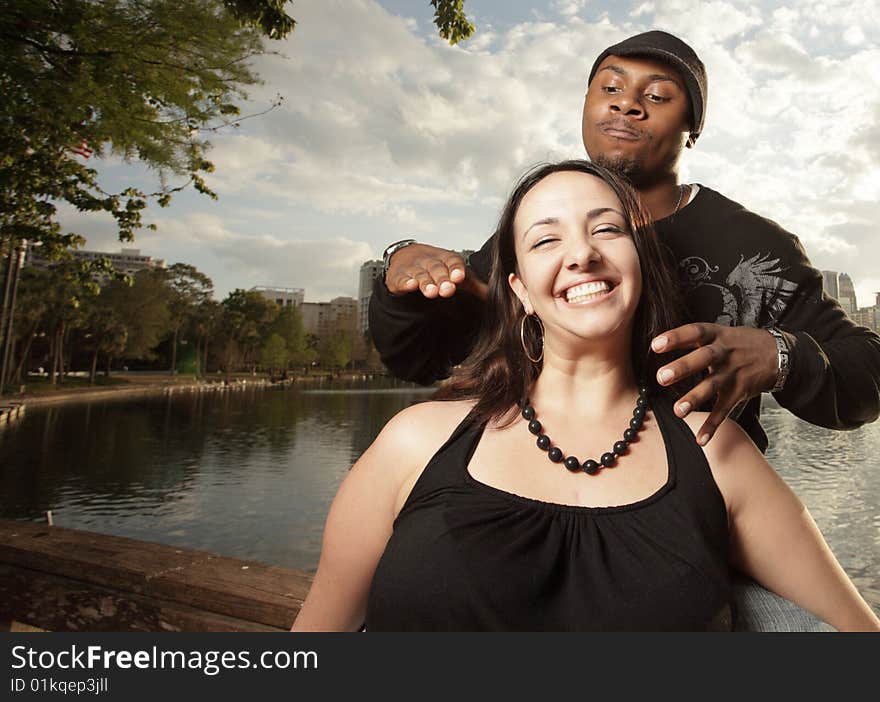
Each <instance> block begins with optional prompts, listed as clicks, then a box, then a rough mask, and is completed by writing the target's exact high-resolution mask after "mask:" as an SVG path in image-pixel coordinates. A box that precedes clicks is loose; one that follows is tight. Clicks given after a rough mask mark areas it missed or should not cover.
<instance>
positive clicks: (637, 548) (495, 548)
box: [366, 397, 730, 631]
mask: <svg viewBox="0 0 880 702" xmlns="http://www.w3.org/2000/svg"><path fill="white" fill-rule="evenodd" d="M652 409H653V412H654V416H655V417H656V418H657V423H658V425H659V427H660V431H661V434H662V436H663V439H664V442H665V445H666V454H667V462H668V467H669V472H668V478H667V481H666V483H665V484H664V485H663V487H661V488H660V489H659V490H658V491H657V492H655V493H654V494H653V495H651V496H650V497H647V498H645V499H643V500H639V501H638V502H634V503H631V504H627V505H620V506H613V507H578V506H572V505H562V504H555V503H549V502H542V501H539V500H535V499H531V498H527V497H521V496H518V495H514V494H512V493H509V492H505V491H503V490H500V489H497V488H494V487H491V486H489V485H486V484H484V483H481V482H479V481H478V480H476V479H475V478H474V477H473V476H472V475H471V474H470V473H469V472H468V470H467V467H468V463H469V462H470V460H471V457H472V456H473V454H474V451H475V450H476V447H477V444H478V443H479V441H480V437H481V436H482V434H483V430H484V429H485V425H476V424H474V423H472V422H470V421H468V419H465V420H464V421H463V422H462V423H461V424H459V426H458V427H457V428H456V429H455V431H454V432H453V434H452V436H450V437H449V439H448V440H447V441H446V443H445V444H444V445H443V446H442V447H441V448H440V449H439V450H438V451H437V453H436V454H435V455H434V456H433V458H432V459H431V460H430V462H429V463H428V465H427V466H426V467H425V469H424V471H423V472H422V474H421V476H420V477H419V479H418V480H417V481H416V484H415V485H414V487H413V489H412V492H411V493H410V495H409V497H408V499H407V500H406V503H405V504H404V506H403V508H402V509H401V511H400V514H399V515H398V516H397V519H396V520H395V522H394V531H393V533H392V535H391V538H390V539H389V541H388V544H387V546H386V548H385V552H384V553H383V555H382V558H381V559H380V561H379V564H378V566H377V569H376V572H375V575H374V577H373V582H372V586H371V589H370V594H369V599H368V603H367V616H366V629H367V631H621V630H629V631H632V630H637V631H660V630H678V631H681V630H706V629H718V628H722V629H723V628H726V627H727V626H728V625H729V607H728V602H729V600H730V585H729V572H728V565H727V548H728V526H727V510H726V508H725V504H724V499H723V498H722V496H721V493H720V492H719V490H718V487H717V486H716V484H715V481H714V479H713V477H712V473H711V470H710V468H709V465H708V463H707V461H706V458H705V456H704V454H703V451H702V449H701V448H700V447H699V446H698V445H697V444H696V442H695V441H694V436H693V434H692V433H691V431H690V429H689V428H688V426H687V425H686V424H685V423H684V421H682V420H681V419H679V418H678V417H676V416H675V415H674V414H673V412H672V407H671V404H670V403H669V401H668V400H666V399H665V398H662V397H661V398H656V397H655V398H652ZM560 469H562V468H561V466H560ZM623 469H625V468H623V467H622V468H621V470H623ZM584 479H585V480H589V479H590V478H589V476H586V475H585V476H584Z"/></svg>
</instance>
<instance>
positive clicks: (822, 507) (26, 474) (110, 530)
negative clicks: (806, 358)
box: [0, 379, 880, 611]
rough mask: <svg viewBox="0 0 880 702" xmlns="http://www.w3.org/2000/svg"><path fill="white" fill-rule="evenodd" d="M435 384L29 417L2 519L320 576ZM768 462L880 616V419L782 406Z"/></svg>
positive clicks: (190, 400) (774, 414)
mask: <svg viewBox="0 0 880 702" xmlns="http://www.w3.org/2000/svg"><path fill="white" fill-rule="evenodd" d="M426 397H427V392H426V391H425V389H423V388H416V387H412V386H409V385H406V384H403V383H399V382H397V381H393V380H390V379H388V380H385V381H383V382H381V383H372V384H370V385H368V384H365V383H353V382H351V381H340V380H336V381H324V382H315V383H314V384H311V385H308V386H302V387H299V388H294V389H287V390H280V389H268V390H259V389H252V390H239V391H234V392H225V393H178V394H174V395H170V396H156V397H154V398H150V399H138V400H125V399H121V398H120V399H111V400H105V401H100V402H89V403H67V404H63V405H57V406H47V407H42V408H41V407H32V408H30V409H28V411H27V413H26V414H25V415H24V416H23V417H22V418H21V419H19V420H17V421H15V422H13V423H11V424H10V425H8V426H3V427H0V467H2V468H0V488H2V489H0V517H3V518H7V519H24V520H44V519H45V514H46V511H47V510H52V512H53V517H54V522H55V524H56V525H58V526H66V527H73V528H77V529H88V530H91V531H96V532H103V533H107V534H115V535H119V536H129V537H133V538H138V539H144V540H149V541H158V542H162V543H167V544H172V545H178V546H185V547H190V548H197V549H203V550H208V551H214V552H217V553H220V554H223V555H226V556H234V557H238V558H246V559H254V560H258V561H263V562H265V563H270V564H273V565H280V566H286V567H290V568H297V569H301V570H312V571H313V570H314V569H315V567H316V566H317V562H318V556H319V554H320V548H321V533H322V530H323V524H324V518H325V516H326V514H327V509H328V508H329V505H330V502H331V500H332V499H333V496H334V494H335V493H336V489H337V487H338V486H339V483H340V482H341V481H342V479H343V478H344V476H345V474H346V473H347V471H348V470H349V468H350V467H351V465H352V463H354V462H355V460H357V458H358V456H359V455H360V454H361V453H362V452H363V451H364V450H365V449H366V448H367V446H369V444H370V443H371V442H372V440H373V439H374V438H375V436H376V434H378V432H379V430H380V429H381V427H382V426H383V425H384V423H385V422H386V421H387V420H388V419H389V418H390V417H391V416H392V415H393V414H395V413H396V412H397V411H399V410H400V409H402V408H404V407H406V406H407V405H409V404H411V403H412V402H416V401H419V400H423V399H425V398H426ZM762 416H763V418H764V426H765V429H766V430H767V433H768V435H769V437H770V446H771V447H770V450H769V451H768V452H767V456H768V458H769V460H770V461H771V462H772V463H773V464H774V465H775V466H777V468H778V469H779V471H780V473H781V474H782V475H783V477H784V478H785V479H786V480H787V481H788V483H789V484H790V485H791V486H792V487H793V488H794V489H795V491H796V492H797V493H798V495H799V496H800V497H801V499H802V500H803V501H804V502H805V503H806V505H807V506H808V507H809V509H810V511H811V512H812V514H813V517H814V518H815V520H816V522H817V523H818V525H819V527H820V528H821V529H822V532H823V533H824V534H825V537H826V539H827V540H828V542H829V544H830V545H831V548H832V549H833V550H834V553H835V554H836V556H837V558H838V560H840V562H841V564H842V565H843V567H844V568H845V569H846V571H847V572H848V573H849V575H850V577H851V578H853V580H854V581H855V582H856V585H857V586H858V587H859V589H860V590H861V592H862V594H863V595H864V596H865V598H866V599H867V600H868V601H869V602H870V603H871V604H872V605H873V606H874V608H875V610H878V611H880V422H878V423H875V424H872V425H868V426H866V427H862V428H861V429H857V430H855V431H851V432H835V431H829V430H824V429H820V428H818V427H814V426H811V425H809V424H807V423H805V422H802V421H800V420H799V419H797V418H796V417H794V416H792V415H791V414H790V413H788V412H786V411H784V410H782V409H780V408H779V407H778V406H776V405H775V403H772V401H771V403H770V405H769V406H767V407H765V409H764V412H763V415H762Z"/></svg>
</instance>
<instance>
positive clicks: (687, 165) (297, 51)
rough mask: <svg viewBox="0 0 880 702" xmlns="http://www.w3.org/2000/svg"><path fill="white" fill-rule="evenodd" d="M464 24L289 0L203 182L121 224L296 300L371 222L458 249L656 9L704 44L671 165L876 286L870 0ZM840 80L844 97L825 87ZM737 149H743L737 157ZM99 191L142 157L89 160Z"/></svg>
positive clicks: (571, 141) (517, 13)
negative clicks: (866, 4)
mask: <svg viewBox="0 0 880 702" xmlns="http://www.w3.org/2000/svg"><path fill="white" fill-rule="evenodd" d="M467 9H468V14H469V16H470V17H471V18H472V19H473V21H474V22H475V24H476V26H477V32H476V34H475V35H474V37H473V38H472V39H471V40H469V41H467V42H464V43H463V44H462V45H460V46H457V47H449V46H448V45H446V44H445V43H444V42H443V41H442V40H440V39H439V38H438V37H437V36H436V31H435V28H434V26H433V24H432V22H431V12H430V7H429V5H428V3H425V5H424V7H423V6H422V5H421V4H418V3H404V2H401V1H398V0H383V1H382V2H372V1H371V0H364V2H359V3H355V4H352V3H347V2H341V0H328V1H326V2H320V3H319V2H315V1H314V0H303V1H302V2H300V3H297V20H298V22H299V24H298V26H297V29H296V31H295V32H294V33H293V34H292V35H291V37H290V38H289V39H288V40H286V41H284V42H281V44H280V45H278V46H277V47H273V48H278V49H279V51H280V53H281V54H283V55H284V56H278V55H273V56H266V57H263V58H261V59H260V60H259V61H258V63H257V65H256V68H257V70H258V72H259V73H260V74H261V76H262V77H263V79H264V84H263V85H262V86H259V87H256V88H254V89H253V90H252V91H251V98H252V99H251V101H250V102H249V103H247V104H245V105H244V106H243V112H244V113H245V114H251V113H256V112H260V111H262V110H263V109H264V108H265V107H266V106H267V105H268V104H270V103H271V101H272V99H273V97H274V96H275V95H276V94H278V93H281V94H284V95H285V97H286V100H285V102H284V104H283V106H282V107H280V108H278V109H276V110H274V111H272V112H270V113H269V114H267V115H264V116H262V117H259V118H256V119H251V120H246V121H244V122H242V123H241V127H240V128H239V129H237V130H228V131H227V132H220V133H218V134H217V135H216V136H215V137H214V138H213V139H212V141H213V142H214V149H213V150H212V151H211V152H210V153H209V157H210V158H211V159H212V160H213V161H214V163H215V165H216V167H217V169H216V172H215V173H214V174H211V175H209V176H208V184H209V185H210V187H212V188H213V189H214V190H216V191H217V192H218V194H219V196H220V199H219V200H218V201H217V202H214V201H211V200H209V199H208V198H205V197H202V196H199V195H197V194H196V193H194V192H191V191H188V192H185V193H181V194H180V195H179V196H176V197H175V199H174V200H173V201H172V205H171V207H170V208H168V209H160V208H156V207H151V208H150V209H149V210H148V211H147V213H146V219H147V221H148V222H153V223H155V224H156V225H157V227H158V231H157V232H155V233H154V232H149V231H144V232H142V233H140V234H139V235H138V237H137V239H136V241H135V242H134V243H133V245H134V246H137V247H139V248H141V249H142V250H144V251H145V252H148V253H152V254H155V255H158V252H161V255H162V256H163V257H164V258H166V259H168V260H187V261H191V262H193V263H194V264H195V265H197V266H198V267H199V268H200V270H203V271H204V272H205V273H206V274H207V275H209V276H210V277H211V278H212V279H213V280H214V281H215V284H216V286H217V290H218V294H219V295H220V296H221V297H222V296H223V295H224V294H225V293H226V292H228V291H229V290H231V289H232V288H233V287H236V286H238V287H244V288H249V287H252V286H254V285H289V284H291V281H296V283H295V284H297V285H300V286H303V287H305V288H306V289H308V290H310V291H313V292H314V295H315V298H316V299H332V298H333V297H335V296H338V295H347V296H352V297H354V296H356V294H357V284H358V283H357V280H358V278H357V272H358V269H359V266H360V264H361V263H362V262H363V261H365V260H371V259H377V258H379V256H380V255H381V251H382V249H384V247H385V246H386V245H387V244H388V243H389V242H391V241H395V240H398V239H401V238H406V237H412V238H416V239H419V240H421V241H426V242H430V243H434V244H437V245H441V246H446V247H448V248H451V249H461V248H477V247H479V246H480V245H481V244H482V242H483V241H484V240H485V239H486V237H487V236H488V235H489V234H490V233H491V231H492V230H493V227H494V224H495V220H496V218H497V216H498V210H499V208H500V205H501V202H502V200H503V198H504V197H505V196H506V194H507V192H508V190H509V188H510V187H511V185H512V183H513V182H514V180H515V178H516V177H517V176H518V175H519V174H520V173H521V172H522V171H523V170H525V169H526V168H527V167H528V166H529V165H531V164H533V163H535V162H538V161H542V160H547V159H557V158H565V157H578V156H583V147H582V145H581V143H580V134H579V128H580V125H579V121H580V120H579V117H578V116H579V113H580V103H581V100H582V96H583V92H584V87H585V86H584V80H585V74H586V72H587V71H588V69H589V64H590V62H591V59H592V57H593V56H595V55H596V54H597V53H598V52H599V51H600V50H601V49H602V48H604V47H605V46H607V45H608V44H611V43H613V42H614V41H616V40H618V39H620V38H622V37H624V36H627V35H630V34H633V33H635V32H638V31H642V30H645V29H649V28H652V27H662V28H664V29H668V30H670V31H672V32H674V33H678V34H680V35H681V36H682V37H684V38H685V39H686V40H688V41H689V42H690V43H691V44H693V46H694V47H695V48H696V50H697V51H698V52H699V53H700V55H701V56H702V58H703V59H704V61H705V62H706V65H707V68H708V72H709V83H710V88H709V95H710V97H709V103H708V114H707V122H706V128H705V130H704V132H703V135H702V136H701V137H700V140H699V142H698V144H697V146H696V148H694V149H689V150H686V154H685V156H684V160H683V162H682V180H684V181H686V182H696V183H701V184H704V185H707V186H709V187H712V188H714V189H717V190H720V191H722V192H724V193H725V194H726V195H728V196H730V197H731V198H733V199H735V200H737V201H739V202H742V203H743V204H744V205H745V206H746V207H748V208H749V209H752V210H753V211H756V212H758V213H760V214H763V215H765V216H767V217H770V218H771V219H774V220H776V221H778V222H779V223H780V224H781V225H782V226H783V227H785V228H786V229H788V230H789V231H791V232H793V233H794V234H796V235H797V236H798V237H799V238H800V239H801V241H802V242H803V244H804V246H805V248H806V250H807V252H808V254H809V256H810V258H811V260H812V262H813V264H814V265H815V266H816V267H817V268H819V269H824V270H845V271H849V272H850V275H852V276H853V279H854V280H855V281H856V291H857V293H858V297H859V298H860V299H863V300H869V299H871V297H872V294H873V292H874V291H875V290H878V289H880V273H878V271H877V270H876V265H872V264H871V263H870V261H872V260H874V261H877V260H880V240H878V239H877V238H876V237H874V236H873V229H874V222H875V221H876V220H877V217H878V215H880V205H878V201H880V172H878V170H880V165H878V164H880V159H878V158H877V156H878V155H880V154H878V152H877V148H878V144H880V138H878V130H880V126H878V121H877V119H876V115H877V114H880V98H878V97H877V96H878V95H880V90H878V88H880V76H878V74H877V72H876V71H874V70H872V68H873V66H874V65H875V63H876V58H875V54H876V50H877V37H878V36H880V31H876V30H877V28H878V25H877V20H876V19H874V18H873V16H872V15H871V13H865V12H864V11H862V10H861V9H860V5H859V4H858V3H857V2H853V1H849V0H840V1H839V2H836V3H835V4H834V6H833V10H828V9H827V8H826V7H825V6H824V5H821V4H819V3H812V2H804V3H798V4H797V7H790V6H788V5H786V4H784V3H764V4H761V5H760V6H753V5H751V4H745V3H741V2H734V1H732V0H731V1H727V2H724V1H721V0H720V1H719V2H716V3H712V4H711V9H709V7H708V6H706V4H705V3H699V2H694V1H691V0H676V1H675V2H672V1H669V2H654V3H644V2H635V1H634V2H629V3H620V4H612V3H609V2H599V3H584V2H572V1H568V2H549V1H548V2H544V3H524V2H511V3H505V4H499V3H489V2H488V1H487V0H469V1H468V4H467ZM853 86H858V88H857V89H858V91H859V93H860V94H863V95H864V96H865V98H864V99H860V100H850V99H847V100H841V96H843V95H850V94H851V93H852V91H853ZM743 156H745V158H743ZM90 163H91V164H97V166H98V167H99V170H100V177H101V182H102V185H104V187H105V188H106V189H108V190H112V189H114V187H116V186H123V185H127V184H135V185H141V186H143V187H144V189H146V190H150V189H152V186H153V185H154V183H155V177H154V175H153V174H151V173H148V172H146V171H144V170H143V169H141V168H139V167H137V166H126V165H125V164H122V163H121V162H119V161H117V160H114V159H105V160H98V159H96V158H95V157H93V158H92V160H91V162H90ZM61 221H62V224H63V225H64V226H65V227H67V228H70V229H73V230H75V231H80V232H82V233H83V234H85V235H86V237H87V239H88V244H87V248H92V249H94V248H99V249H101V248H103V249H106V248H109V247H113V246H118V245H119V244H118V242H116V241H115V236H114V233H113V226H112V222H110V221H108V220H107V219H106V218H101V217H100V216H98V215H94V214H83V213H73V212H71V211H70V210H69V209H65V210H63V211H62V213H61Z"/></svg>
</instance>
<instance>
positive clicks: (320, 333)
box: [299, 297, 358, 339]
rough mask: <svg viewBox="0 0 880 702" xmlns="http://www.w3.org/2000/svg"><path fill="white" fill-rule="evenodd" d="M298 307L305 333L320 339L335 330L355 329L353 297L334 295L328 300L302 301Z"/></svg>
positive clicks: (356, 309)
mask: <svg viewBox="0 0 880 702" xmlns="http://www.w3.org/2000/svg"><path fill="white" fill-rule="evenodd" d="M299 309H300V311H301V312H302V317H303V327H304V328H305V330H306V333H308V334H314V335H315V336H317V337H319V338H321V339H326V338H329V337H330V336H332V335H333V333H334V332H336V331H350V332H356V331H357V325H358V301H357V300H355V299H354V298H353V297H336V298H333V299H332V300H330V302H303V303H302V305H300V308H299Z"/></svg>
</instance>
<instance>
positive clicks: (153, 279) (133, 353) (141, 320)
mask: <svg viewBox="0 0 880 702" xmlns="http://www.w3.org/2000/svg"><path fill="white" fill-rule="evenodd" d="M101 295H102V296H106V298H105V299H106V304H108V305H109V306H110V307H111V308H112V309H113V311H114V313H115V314H116V315H117V319H119V320H122V323H123V325H124V326H125V348H124V349H123V352H122V354H121V355H122V356H123V357H124V358H129V359H139V360H151V359H153V358H155V357H156V354H155V349H156V346H158V345H159V342H160V341H161V340H162V337H163V336H164V335H165V334H167V333H168V330H169V317H170V312H169V298H170V295H171V293H170V289H169V287H168V285H167V284H166V280H165V272H164V271H163V270H161V269H147V270H143V271H138V273H136V274H135V275H134V276H133V278H132V279H131V281H130V282H129V281H125V280H111V281H110V283H109V284H108V285H107V286H106V287H105V288H104V289H103V290H102V291H101Z"/></svg>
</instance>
